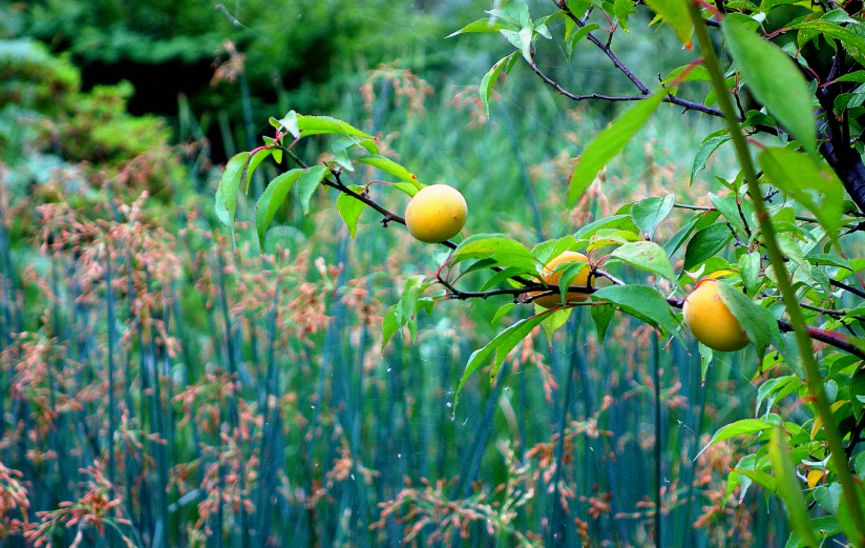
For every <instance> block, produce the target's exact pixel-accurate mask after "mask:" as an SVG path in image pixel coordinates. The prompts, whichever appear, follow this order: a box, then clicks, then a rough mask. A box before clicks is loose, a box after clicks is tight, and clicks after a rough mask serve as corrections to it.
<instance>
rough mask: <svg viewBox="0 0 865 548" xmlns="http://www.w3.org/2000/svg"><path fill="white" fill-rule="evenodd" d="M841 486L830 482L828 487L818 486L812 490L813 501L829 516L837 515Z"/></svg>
mask: <svg viewBox="0 0 865 548" xmlns="http://www.w3.org/2000/svg"><path fill="white" fill-rule="evenodd" d="M841 493H842V489H841V484H840V483H838V482H832V483H830V484H829V485H818V486H817V487H815V488H814V500H816V501H817V504H819V505H820V507H821V508H823V510H826V511H827V512H829V513H830V514H837V513H838V505H839V504H840V502H841Z"/></svg>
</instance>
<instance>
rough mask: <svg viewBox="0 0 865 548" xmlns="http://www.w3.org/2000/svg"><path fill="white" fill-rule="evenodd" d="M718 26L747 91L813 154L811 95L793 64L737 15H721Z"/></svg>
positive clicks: (813, 128) (815, 149)
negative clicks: (721, 19) (722, 17)
mask: <svg viewBox="0 0 865 548" xmlns="http://www.w3.org/2000/svg"><path fill="white" fill-rule="evenodd" d="M721 27H722V30H723V33H724V38H725V39H726V42H727V49H728V50H729V51H730V54H731V55H732V57H733V60H734V61H735V62H736V65H737V66H738V67H739V70H740V72H741V73H742V76H743V79H744V81H745V83H746V84H747V85H748V87H749V89H750V90H751V93H752V94H753V95H754V97H755V98H756V99H757V100H758V101H760V102H761V103H762V104H763V105H765V106H766V109H767V110H768V111H769V114H771V115H772V117H774V118H775V119H776V120H778V121H779V122H780V123H781V124H782V125H784V127H786V128H787V129H788V130H789V131H790V132H791V133H792V134H793V135H794V136H795V137H796V138H797V139H798V140H799V142H800V143H801V144H802V146H803V147H804V148H805V150H807V151H808V152H809V153H811V154H814V155H816V154H817V129H816V119H815V118H814V109H813V105H812V103H813V95H812V93H811V91H810V89H809V87H808V83H807V82H806V81H805V77H804V76H802V73H801V72H800V70H799V68H798V67H797V66H796V63H794V62H793V60H792V59H790V57H789V56H788V55H787V54H786V53H784V52H783V51H782V50H781V48H779V47H778V46H776V45H775V44H773V43H771V42H769V41H767V40H764V39H762V38H760V37H759V36H758V35H757V34H756V33H754V32H753V31H752V30H751V29H749V28H748V27H747V26H746V25H745V24H744V23H743V22H742V21H740V20H739V19H737V18H734V17H725V18H724V22H723V23H722V24H721Z"/></svg>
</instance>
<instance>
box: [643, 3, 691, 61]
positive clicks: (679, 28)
mask: <svg viewBox="0 0 865 548" xmlns="http://www.w3.org/2000/svg"><path fill="white" fill-rule="evenodd" d="M646 4H648V6H649V7H650V8H652V10H653V11H654V12H655V13H657V14H658V16H659V17H660V18H661V20H662V21H664V22H665V23H667V24H668V25H670V26H671V27H673V30H674V31H676V36H677V37H678V38H679V41H681V42H682V44H684V45H685V47H686V48H688V49H691V33H692V32H693V29H694V27H693V24H692V23H691V16H690V15H689V14H688V7H687V5H686V4H685V3H684V2H681V1H680V0H646Z"/></svg>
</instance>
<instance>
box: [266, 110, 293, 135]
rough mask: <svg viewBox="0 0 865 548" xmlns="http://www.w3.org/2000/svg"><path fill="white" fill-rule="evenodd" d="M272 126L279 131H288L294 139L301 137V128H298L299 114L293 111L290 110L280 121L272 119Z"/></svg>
mask: <svg viewBox="0 0 865 548" xmlns="http://www.w3.org/2000/svg"><path fill="white" fill-rule="evenodd" d="M270 125H272V126H274V127H275V128H276V129H279V130H282V129H284V130H286V131H288V133H290V134H291V135H292V136H293V137H294V138H298V137H300V128H299V127H297V113H296V112H295V111H293V110H289V111H288V113H287V114H286V115H285V116H283V117H282V119H280V120H277V119H276V118H273V117H271V118H270Z"/></svg>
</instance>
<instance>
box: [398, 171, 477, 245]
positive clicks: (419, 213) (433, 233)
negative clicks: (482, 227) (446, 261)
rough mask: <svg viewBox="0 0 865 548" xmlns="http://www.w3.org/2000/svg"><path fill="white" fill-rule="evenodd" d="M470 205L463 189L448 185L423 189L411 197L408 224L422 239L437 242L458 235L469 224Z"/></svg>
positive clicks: (409, 229) (412, 231)
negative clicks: (462, 191) (467, 218)
mask: <svg viewBox="0 0 865 548" xmlns="http://www.w3.org/2000/svg"><path fill="white" fill-rule="evenodd" d="M467 215H468V208H467V207H466V200H465V198H463V195H462V194H460V191H459V190H457V189H455V188H454V187H452V186H449V185H430V186H427V187H424V188H422V189H421V190H420V191H419V192H418V193H417V194H415V195H414V196H413V197H412V199H411V200H409V203H408V207H406V209H405V224H406V227H408V231H409V232H410V233H411V235H412V236H414V237H415V238H417V239H418V240H420V241H422V242H429V243H438V242H443V241H445V240H448V239H450V238H452V237H454V236H456V235H457V234H458V233H459V231H460V230H462V229H463V226H464V225H465V224H466V216H467Z"/></svg>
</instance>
